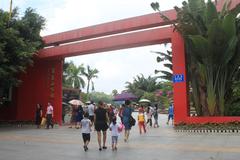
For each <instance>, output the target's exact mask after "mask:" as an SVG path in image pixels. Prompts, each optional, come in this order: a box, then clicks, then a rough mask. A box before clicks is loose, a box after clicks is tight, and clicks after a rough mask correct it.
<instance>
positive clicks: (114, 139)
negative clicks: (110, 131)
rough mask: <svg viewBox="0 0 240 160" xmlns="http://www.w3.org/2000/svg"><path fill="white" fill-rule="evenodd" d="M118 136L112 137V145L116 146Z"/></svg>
mask: <svg viewBox="0 0 240 160" xmlns="http://www.w3.org/2000/svg"><path fill="white" fill-rule="evenodd" d="M117 142H118V136H112V144H117Z"/></svg>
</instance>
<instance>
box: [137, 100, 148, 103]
mask: <svg viewBox="0 0 240 160" xmlns="http://www.w3.org/2000/svg"><path fill="white" fill-rule="evenodd" d="M138 102H139V103H151V101H150V100H148V99H140V100H139V101H138Z"/></svg>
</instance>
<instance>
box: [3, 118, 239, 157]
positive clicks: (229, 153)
mask: <svg viewBox="0 0 240 160" xmlns="http://www.w3.org/2000/svg"><path fill="white" fill-rule="evenodd" d="M166 119H167V116H166V115H161V116H160V118H159V122H161V123H160V124H161V126H160V128H149V127H148V131H147V133H146V134H143V135H139V132H138V128H137V126H135V127H134V128H133V129H132V132H131V135H130V140H129V142H127V143H125V142H124V141H123V134H121V136H120V137H119V144H118V151H114V152H113V151H112V150H111V141H110V140H111V139H110V135H109V136H108V140H107V141H108V142H107V146H108V149H107V150H103V151H99V150H98V144H97V139H96V137H97V136H96V132H93V133H92V137H91V142H90V145H89V151H87V152H84V150H83V147H82V144H83V143H82V137H81V134H80V130H77V129H69V128H67V126H63V127H56V128H54V129H49V130H46V129H35V128H34V127H24V126H23V127H22V128H16V127H1V128H0V160H48V159H51V160H110V159H114V160H239V159H240V134H239V133H179V132H176V131H174V129H173V128H172V126H167V125H166ZM108 134H109V132H108Z"/></svg>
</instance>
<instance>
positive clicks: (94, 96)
mask: <svg viewBox="0 0 240 160" xmlns="http://www.w3.org/2000/svg"><path fill="white" fill-rule="evenodd" d="M89 96H90V97H91V100H92V101H94V102H98V101H100V100H101V101H103V102H105V103H111V104H112V103H113V101H112V100H113V96H112V95H108V94H106V93H104V92H91V93H89Z"/></svg>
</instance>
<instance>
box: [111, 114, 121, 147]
mask: <svg viewBox="0 0 240 160" xmlns="http://www.w3.org/2000/svg"><path fill="white" fill-rule="evenodd" d="M116 121H117V118H116V117H115V116H114V117H113V119H112V123H111V124H110V127H109V129H110V131H111V134H112V150H113V151H114V150H117V142H118V136H119V132H120V131H121V126H120V125H119V124H117V122H116Z"/></svg>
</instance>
